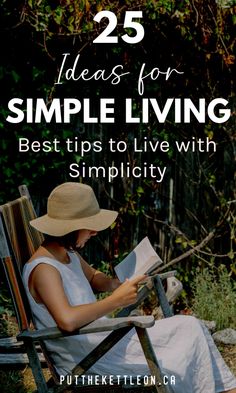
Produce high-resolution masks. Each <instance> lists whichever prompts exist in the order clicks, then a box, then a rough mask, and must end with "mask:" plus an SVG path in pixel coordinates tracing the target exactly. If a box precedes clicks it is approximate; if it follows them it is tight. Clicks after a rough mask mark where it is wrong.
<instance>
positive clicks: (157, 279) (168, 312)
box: [154, 276, 174, 318]
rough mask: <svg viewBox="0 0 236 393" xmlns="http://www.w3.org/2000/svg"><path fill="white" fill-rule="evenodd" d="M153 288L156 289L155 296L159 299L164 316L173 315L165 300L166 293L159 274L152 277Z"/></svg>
mask: <svg viewBox="0 0 236 393" xmlns="http://www.w3.org/2000/svg"><path fill="white" fill-rule="evenodd" d="M154 289H155V291H156V294H157V298H158V299H159V302H160V306H161V309H162V312H163V315H164V317H165V318H169V317H173V315H174V314H173V312H172V310H171V307H170V305H169V302H168V300H167V297H166V293H165V290H164V288H163V285H162V282H161V279H160V277H159V276H156V277H155V278H154Z"/></svg>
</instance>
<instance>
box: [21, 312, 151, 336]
mask: <svg viewBox="0 0 236 393" xmlns="http://www.w3.org/2000/svg"><path fill="white" fill-rule="evenodd" d="M154 323H155V320H154V317H153V316H152V315H150V316H141V317H140V316H138V317H123V318H110V319H109V318H108V319H98V320H96V321H93V322H91V323H90V324H88V325H86V326H83V327H81V328H80V329H77V330H74V331H73V332H64V331H62V330H60V329H59V328H58V327H52V328H47V329H41V330H32V331H30V330H25V331H24V332H22V333H20V334H19V335H18V336H17V341H27V340H30V341H39V340H48V339H54V338H60V337H68V336H74V335H78V334H89V333H98V332H106V331H112V330H117V329H120V328H124V327H127V326H137V327H140V328H143V329H146V328H149V327H151V326H153V325H154Z"/></svg>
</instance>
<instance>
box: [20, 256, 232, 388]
mask: <svg viewBox="0 0 236 393" xmlns="http://www.w3.org/2000/svg"><path fill="white" fill-rule="evenodd" d="M69 256H70V263H69V264H62V263H60V262H59V261H57V260H55V259H52V258H48V257H40V258H37V259H35V260H34V261H32V262H31V263H27V264H26V265H25V267H24V273H23V280H24V283H25V287H26V291H27V294H28V297H29V302H30V305H31V309H32V312H33V315H34V318H35V324H36V327H37V328H38V329H41V328H46V327H53V326H56V323H55V321H54V319H53V318H52V317H51V315H50V314H49V312H48V310H47V308H46V307H45V306H44V305H43V304H38V303H36V302H35V300H34V299H33V297H32V296H31V294H30V292H29V288H28V280H29V276H30V274H31V272H32V270H33V269H34V268H35V267H36V266H37V265H38V264H40V263H46V264H49V265H52V266H54V267H55V268H56V269H57V270H58V271H59V273H60V275H61V278H62V282H63V286H64V290H65V293H66V295H67V297H68V300H69V302H70V304H71V305H79V304H88V303H93V302H96V298H95V295H94V293H93V291H92V288H91V286H90V284H89V282H88V280H87V279H86V277H85V275H84V273H83V270H82V267H81V264H80V260H79V258H78V256H77V254H75V253H73V252H70V253H69ZM104 318H106V317H104ZM108 334H109V333H107V332H106V333H96V334H87V335H86V334H85V335H76V336H72V337H65V338H60V339H57V340H48V341H47V343H46V345H47V348H48V350H49V352H50V353H51V356H52V358H53V359H54V362H55V364H56V368H57V371H58V374H59V375H65V374H67V373H69V372H70V371H71V370H72V369H73V367H74V366H75V365H76V364H77V363H79V362H80V360H82V358H84V356H85V355H87V354H88V353H89V352H90V351H91V350H92V349H93V348H94V347H95V346H96V345H97V344H98V343H99V342H100V341H102V339H104V338H105V337H106V336H107V335H108ZM148 334H149V337H150V339H151V342H152V344H153V347H154V350H155V353H156V356H157V359H158V362H159V365H160V367H161V369H162V372H163V374H164V375H166V376H169V377H170V376H171V375H172V376H173V375H174V377H175V384H174V386H172V389H173V391H174V392H175V393H218V392H223V391H226V390H230V389H233V388H235V387H236V379H235V377H234V376H233V375H232V373H231V372H230V370H229V368H228V367H227V366H226V364H225V362H224V361H223V359H222V357H221V355H220V354H219V352H218V350H217V348H216V346H215V344H214V342H213V340H212V338H211V336H210V334H209V333H208V331H207V329H206V328H205V327H204V326H202V325H201V323H200V322H199V321H198V320H197V319H196V318H194V317H191V316H181V315H178V316H174V317H171V318H167V319H162V320H159V321H156V323H155V325H154V326H153V327H152V328H150V329H148ZM90 373H91V374H92V373H93V374H99V375H109V374H112V375H121V376H123V375H129V376H132V375H133V376H137V375H148V374H149V370H148V367H147V364H146V361H145V357H144V355H143V352H142V349H141V346H140V343H139V340H138V337H137V335H136V332H135V330H134V329H132V330H131V331H130V332H129V333H128V334H127V335H126V336H125V337H124V338H123V339H122V340H121V341H120V342H118V343H117V344H116V345H115V346H114V347H113V348H112V349H111V350H110V351H109V352H108V353H107V354H106V355H104V356H103V357H102V358H101V359H100V360H99V361H98V362H97V363H95V364H94V366H92V367H91V369H90V370H88V372H87V374H90Z"/></svg>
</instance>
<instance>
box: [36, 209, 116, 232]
mask: <svg viewBox="0 0 236 393" xmlns="http://www.w3.org/2000/svg"><path fill="white" fill-rule="evenodd" d="M117 215H118V212H116V211H113V210H106V209H100V211H99V212H98V213H97V214H95V215H93V216H90V217H84V218H78V219H75V220H73V219H70V220H60V219H56V218H52V217H49V216H48V214H45V215H44V216H41V217H38V218H35V219H34V220H32V221H30V225H32V227H33V228H35V229H37V230H38V231H39V232H42V233H45V234H47V235H51V236H64V235H66V234H67V233H70V232H73V231H76V230H79V229H89V230H91V231H103V230H104V229H106V228H108V227H109V226H111V224H112V223H113V222H114V221H115V219H116V217H117Z"/></svg>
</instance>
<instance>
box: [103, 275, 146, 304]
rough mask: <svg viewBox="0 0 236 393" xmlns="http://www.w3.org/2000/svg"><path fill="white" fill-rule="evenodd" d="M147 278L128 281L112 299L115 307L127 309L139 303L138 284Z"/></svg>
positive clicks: (139, 277) (117, 290)
mask: <svg viewBox="0 0 236 393" xmlns="http://www.w3.org/2000/svg"><path fill="white" fill-rule="evenodd" d="M145 278H146V276H145V275H142V276H137V277H135V278H133V279H132V280H128V279H126V281H125V282H124V283H123V284H121V285H120V286H119V287H118V288H117V289H115V290H114V292H113V293H112V294H111V295H110V298H111V299H112V301H113V302H114V305H115V307H125V306H129V305H130V304H134V303H136V301H137V293H138V284H139V282H141V281H143V280H145Z"/></svg>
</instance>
